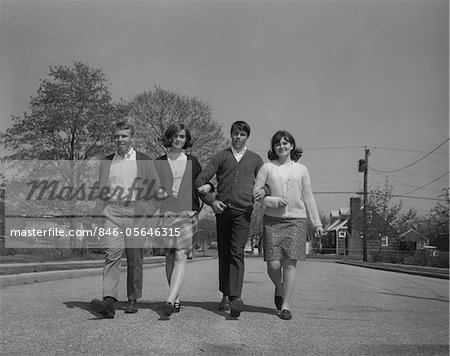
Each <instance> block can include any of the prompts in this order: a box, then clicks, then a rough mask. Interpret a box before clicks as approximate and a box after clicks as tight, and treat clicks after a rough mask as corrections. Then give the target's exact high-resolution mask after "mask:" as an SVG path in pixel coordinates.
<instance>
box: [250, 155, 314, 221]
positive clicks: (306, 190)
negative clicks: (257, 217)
mask: <svg viewBox="0 0 450 356" xmlns="http://www.w3.org/2000/svg"><path fill="white" fill-rule="evenodd" d="M279 166H280V165H279V163H278V162H277V161H271V162H267V163H265V164H264V165H263V166H262V167H261V169H260V170H259V172H258V176H257V177H256V182H255V186H254V191H256V190H258V189H260V188H262V187H263V186H264V185H265V184H267V185H268V186H269V188H270V191H271V195H270V196H267V197H265V198H264V200H263V204H264V205H265V206H266V209H265V213H264V214H265V215H268V216H273V217H283V218H306V217H307V213H306V212H307V211H308V213H309V217H310V219H311V221H312V223H313V224H314V227H317V226H322V223H321V222H320V217H319V213H318V211H317V205H316V201H315V199H314V196H313V193H312V189H311V179H310V176H309V172H308V169H307V168H306V167H305V166H304V165H303V164H301V163H298V162H294V161H292V166H291V168H290V169H289V174H288V177H284V180H283V177H282V174H281V173H280V170H279V168H278V167H279ZM283 198H285V199H287V200H288V205H286V206H285V207H284V208H278V202H279V201H280V200H281V199H283Z"/></svg>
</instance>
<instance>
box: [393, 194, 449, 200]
mask: <svg viewBox="0 0 450 356" xmlns="http://www.w3.org/2000/svg"><path fill="white" fill-rule="evenodd" d="M392 196H393V197H396V198H410V199H423V200H435V201H446V200H445V199H442V198H426V197H414V196H410V195H396V194H393V195H392Z"/></svg>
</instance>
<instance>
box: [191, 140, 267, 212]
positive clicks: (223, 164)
mask: <svg viewBox="0 0 450 356" xmlns="http://www.w3.org/2000/svg"><path fill="white" fill-rule="evenodd" d="M262 165H263V160H262V158H261V157H260V156H259V155H257V154H256V153H254V152H252V151H250V150H246V151H245V154H244V156H243V157H242V158H241V160H240V161H239V162H237V161H236V158H234V156H233V152H232V151H231V148H228V149H226V150H223V151H220V152H218V153H217V154H216V155H215V156H214V157H213V158H211V161H210V162H209V163H208V165H207V167H206V168H205V169H204V170H203V171H202V172H201V173H200V175H199V176H198V177H197V179H196V181H195V186H196V187H200V186H202V185H203V184H205V183H207V182H208V181H209V180H210V179H211V178H212V177H213V176H214V175H216V178H217V182H218V185H217V194H216V196H215V197H214V195H213V194H211V193H208V194H206V195H205V196H204V197H203V198H202V199H203V200H204V201H205V203H206V204H208V205H212V203H213V202H214V201H215V200H220V201H222V202H224V203H225V204H227V205H228V206H229V207H230V208H234V209H238V210H242V211H247V212H251V211H253V185H254V184H255V178H256V175H257V174H258V171H259V169H260V168H261V166H262ZM263 189H264V190H265V191H266V195H270V190H269V189H268V188H266V187H264V188H263Z"/></svg>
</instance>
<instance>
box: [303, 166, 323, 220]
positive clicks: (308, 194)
mask: <svg viewBox="0 0 450 356" xmlns="http://www.w3.org/2000/svg"><path fill="white" fill-rule="evenodd" d="M302 187H303V191H302V195H303V201H304V202H305V205H306V209H307V210H308V214H309V217H310V219H311V221H312V223H313V225H314V227H317V226H322V222H321V221H320V216H319V212H318V210H317V205H316V200H315V199H314V195H313V192H312V188H311V178H310V176H309V172H308V169H307V168H306V167H305V172H304V174H303V177H302Z"/></svg>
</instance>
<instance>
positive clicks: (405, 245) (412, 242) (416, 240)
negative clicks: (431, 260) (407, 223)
mask: <svg viewBox="0 0 450 356" xmlns="http://www.w3.org/2000/svg"><path fill="white" fill-rule="evenodd" d="M398 240H399V243H400V245H401V247H402V249H403V250H409V251H416V250H424V249H425V246H428V245H429V240H428V239H427V238H426V237H425V236H423V235H421V234H419V233H418V232H417V231H416V230H414V229H409V230H408V231H406V232H404V233H403V234H401V235H400V236H399V237H398Z"/></svg>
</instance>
